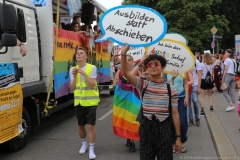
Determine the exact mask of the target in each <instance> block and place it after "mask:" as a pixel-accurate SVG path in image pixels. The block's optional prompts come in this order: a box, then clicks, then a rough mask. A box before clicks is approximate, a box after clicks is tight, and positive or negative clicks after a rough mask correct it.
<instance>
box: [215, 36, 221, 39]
mask: <svg viewBox="0 0 240 160" xmlns="http://www.w3.org/2000/svg"><path fill="white" fill-rule="evenodd" d="M214 38H216V39H223V36H216V35H215V36H214Z"/></svg>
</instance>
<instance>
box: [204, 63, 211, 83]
mask: <svg viewBox="0 0 240 160" xmlns="http://www.w3.org/2000/svg"><path fill="white" fill-rule="evenodd" d="M204 65H205V67H206V69H207V74H206V77H205V79H204V82H205V84H206V85H211V84H213V77H212V75H211V73H210V70H211V67H210V70H208V68H207V66H206V64H204Z"/></svg>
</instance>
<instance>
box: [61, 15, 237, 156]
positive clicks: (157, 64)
mask: <svg viewBox="0 0 240 160" xmlns="http://www.w3.org/2000/svg"><path fill="white" fill-rule="evenodd" d="M80 24H81V18H80V17H79V16H75V17H74V18H73V21H72V23H71V24H67V25H64V24H61V25H60V26H61V27H62V29H66V30H71V31H73V32H78V33H79V34H85V35H87V36H90V37H91V40H90V47H91V48H94V47H95V45H94V44H95V43H94V39H96V38H98V37H99V36H101V32H100V31H98V27H97V26H94V27H93V29H92V26H91V25H87V24H86V25H83V26H81V25H80ZM128 50H129V46H128V44H126V45H125V46H123V47H122V49H121V55H120V56H121V58H119V56H113V57H112V59H111V62H112V64H113V66H111V67H112V72H113V73H112V76H113V77H114V78H113V88H114V89H115V94H114V102H113V104H114V106H113V115H114V116H115V118H113V130H114V133H115V134H116V135H117V136H120V137H122V138H125V139H126V141H127V143H126V146H127V147H129V151H130V152H135V151H136V148H135V144H134V141H136V140H140V159H141V160H154V159H155V157H157V158H158V159H166V160H171V159H173V153H186V152H187V141H188V136H187V132H188V127H192V126H198V127H199V126H201V122H200V116H201V115H202V116H204V115H205V112H204V110H205V109H206V108H207V107H206V106H204V101H205V94H206V93H207V94H208V98H209V103H210V106H209V108H208V109H209V110H210V111H212V112H213V111H214V103H213V96H212V94H213V92H214V91H215V90H214V87H215V88H216V91H218V92H219V93H223V96H224V97H225V99H226V101H227V103H228V106H226V111H227V112H229V111H231V110H234V109H235V87H236V86H235V82H236V80H237V81H238V80H239V77H238V76H239V75H240V74H239V71H238V68H239V61H238V60H237V59H236V57H235V56H234V53H233V51H232V50H231V49H227V50H224V51H223V52H222V53H221V54H211V53H210V51H209V50H208V51H204V53H203V54H201V53H200V52H198V51H197V52H195V59H196V63H195V66H194V67H193V69H192V71H190V72H188V73H187V74H186V75H185V77H184V78H183V77H182V76H179V74H178V71H177V70H173V71H172V72H171V74H165V72H164V69H165V67H166V65H167V61H166V59H165V58H164V57H162V56H160V55H148V56H147V55H144V56H143V57H142V59H141V61H138V62H136V64H134V59H133V57H132V56H130V55H127V52H128ZM75 56H76V60H77V65H76V66H73V67H72V68H71V69H70V72H69V73H70V86H71V88H72V90H74V106H75V107H76V112H77V119H78V132H79V135H80V138H81V141H82V146H81V148H80V150H79V153H80V154H84V153H86V151H87V150H88V149H89V159H95V158H96V154H95V152H94V144H95V139H96V131H95V122H96V109H97V105H98V103H99V92H98V90H97V81H96V78H97V69H96V67H95V66H94V65H91V64H88V63H87V58H88V57H87V52H86V50H85V49H84V48H79V49H77V51H76V54H75ZM238 84H239V83H238ZM133 97H134V98H133ZM132 98H133V99H135V100H133V103H130V102H131V100H132ZM137 104H139V105H137ZM192 104H193V107H192ZM117 107H119V108H121V109H122V110H120V109H119V108H117ZM124 120H125V121H124ZM117 121H120V122H117ZM115 124H117V125H118V126H117V125H116V126H114V125H115ZM126 124H127V125H126ZM85 125H87V127H88V130H89V132H88V134H89V136H88V137H89V144H87V139H86V137H87V133H86V129H85ZM119 125H122V129H120V128H121V126H119ZM126 126H127V127H126ZM136 130H137V132H136ZM123 131H124V133H123ZM88 145H89V148H88Z"/></svg>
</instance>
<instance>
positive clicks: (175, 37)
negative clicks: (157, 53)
mask: <svg viewBox="0 0 240 160" xmlns="http://www.w3.org/2000/svg"><path fill="white" fill-rule="evenodd" d="M163 39H171V40H174V41H178V42H181V43H184V44H185V45H188V40H187V39H186V37H184V36H183V35H182V34H179V33H167V34H166V35H165V37H164V38H163Z"/></svg>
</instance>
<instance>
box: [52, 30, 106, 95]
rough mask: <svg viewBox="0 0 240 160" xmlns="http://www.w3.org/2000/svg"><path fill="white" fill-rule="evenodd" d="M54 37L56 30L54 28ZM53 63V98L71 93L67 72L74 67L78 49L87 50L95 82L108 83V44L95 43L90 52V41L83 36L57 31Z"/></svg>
mask: <svg viewBox="0 0 240 160" xmlns="http://www.w3.org/2000/svg"><path fill="white" fill-rule="evenodd" d="M54 35H56V28H54ZM56 45H57V48H56V54H55V59H54V60H55V63H54V91H55V98H56V99H57V98H60V97H62V96H66V95H68V94H69V93H72V91H71V90H70V78H69V70H70V69H71V67H73V66H76V64H77V62H76V58H75V52H76V49H77V48H79V47H85V48H87V49H88V63H91V64H93V65H95V66H96V67H97V75H98V76H97V82H98V83H104V82H109V81H110V79H111V77H110V56H111V54H110V53H108V49H107V48H108V42H103V43H95V46H96V47H95V49H94V50H93V51H90V49H89V48H90V39H89V38H87V37H86V36H85V35H83V34H79V33H75V32H72V31H67V30H63V29H59V30H58V42H57V44H56Z"/></svg>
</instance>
